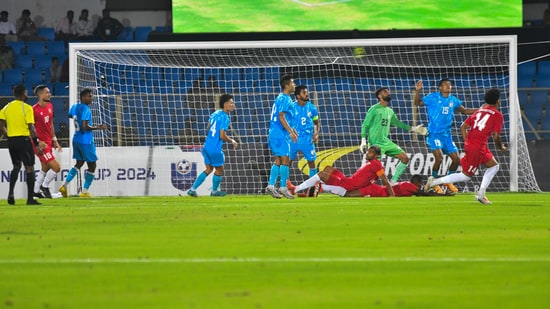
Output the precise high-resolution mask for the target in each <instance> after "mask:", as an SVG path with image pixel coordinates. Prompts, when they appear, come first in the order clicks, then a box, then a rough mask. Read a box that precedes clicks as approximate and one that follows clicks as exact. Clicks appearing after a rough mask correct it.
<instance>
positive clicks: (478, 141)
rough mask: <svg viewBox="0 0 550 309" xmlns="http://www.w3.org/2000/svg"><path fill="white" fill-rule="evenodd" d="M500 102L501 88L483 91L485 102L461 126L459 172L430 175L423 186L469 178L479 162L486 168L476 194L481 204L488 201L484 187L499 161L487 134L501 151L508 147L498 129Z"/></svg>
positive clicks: (499, 126) (486, 185) (489, 202)
mask: <svg viewBox="0 0 550 309" xmlns="http://www.w3.org/2000/svg"><path fill="white" fill-rule="evenodd" d="M499 104H500V90H498V89H496V88H492V89H490V90H488V91H487V92H486V93H485V104H483V105H482V106H481V107H480V108H479V109H478V110H477V111H476V112H474V113H473V114H472V115H470V116H469V117H468V119H466V121H464V123H463V124H462V126H461V127H460V130H461V132H462V137H463V139H464V141H465V142H464V152H465V153H466V154H465V156H464V157H463V158H462V159H461V160H460V164H461V166H462V173H460V174H452V175H448V176H445V177H441V178H437V179H433V177H430V178H428V182H427V183H426V188H430V187H433V186H436V185H439V184H442V183H449V182H459V181H468V180H470V179H471V178H472V176H473V175H474V174H475V173H476V172H477V170H478V168H479V166H480V165H481V164H483V165H484V166H485V167H486V170H485V173H484V174H483V180H482V181H481V185H480V187H479V191H478V192H477V193H476V195H475V198H476V200H477V201H479V202H480V203H482V204H491V201H489V200H488V199H487V197H486V196H485V191H486V190H487V188H488V187H489V184H490V183H491V180H493V177H494V176H495V175H496V173H497V172H498V170H499V165H498V162H497V161H496V160H495V157H494V156H493V154H492V153H491V151H490V150H489V148H487V141H488V140H489V137H490V136H491V135H492V136H493V140H494V142H495V145H496V146H497V147H498V148H499V149H500V151H501V152H502V153H504V152H506V150H507V149H506V147H505V146H504V145H503V144H502V142H501V140H500V131H501V130H502V124H503V123H504V117H503V116H502V113H501V112H500V111H499V110H498V109H497V107H498V105H499Z"/></svg>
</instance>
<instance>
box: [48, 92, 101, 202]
mask: <svg viewBox="0 0 550 309" xmlns="http://www.w3.org/2000/svg"><path fill="white" fill-rule="evenodd" d="M92 102H93V96H92V89H90V88H84V89H83V90H82V91H80V102H78V103H76V104H74V105H73V106H71V109H70V110H69V117H71V118H73V120H74V129H75V132H74V135H73V159H75V160H76V164H75V166H74V167H72V168H71V169H70V170H69V174H68V175H67V178H66V179H65V183H64V184H63V185H62V186H61V187H60V188H59V192H61V194H63V197H67V185H68V184H69V183H70V182H71V181H72V180H73V178H74V177H75V176H76V175H77V174H78V171H79V170H80V168H81V167H82V165H84V162H86V166H87V167H88V170H87V171H86V174H85V175H84V186H83V187H82V192H80V197H91V194H90V192H89V191H88V190H89V189H90V186H91V185H92V182H93V181H94V177H95V175H94V173H95V169H96V166H97V165H96V161H97V154H96V149H95V143H94V135H93V134H92V131H93V130H105V129H107V125H106V124H99V125H97V126H93V125H92V110H91V109H90V104H92Z"/></svg>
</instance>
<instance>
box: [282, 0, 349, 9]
mask: <svg viewBox="0 0 550 309" xmlns="http://www.w3.org/2000/svg"><path fill="white" fill-rule="evenodd" d="M292 1H293V2H296V3H298V4H301V5H303V6H308V7H316V6H323V5H331V4H338V3H344V2H349V1H351V0H335V1H325V2H320V3H309V2H307V1H300V0H292Z"/></svg>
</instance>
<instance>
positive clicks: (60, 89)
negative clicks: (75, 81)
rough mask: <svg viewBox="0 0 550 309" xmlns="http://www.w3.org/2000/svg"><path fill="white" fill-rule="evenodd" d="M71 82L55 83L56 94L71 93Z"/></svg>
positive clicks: (64, 94) (65, 94)
mask: <svg viewBox="0 0 550 309" xmlns="http://www.w3.org/2000/svg"><path fill="white" fill-rule="evenodd" d="M67 86H69V83H54V88H55V90H54V94H55V95H56V96H68V95H69V88H68V87H67Z"/></svg>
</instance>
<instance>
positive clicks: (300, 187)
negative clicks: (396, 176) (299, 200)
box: [295, 174, 321, 192]
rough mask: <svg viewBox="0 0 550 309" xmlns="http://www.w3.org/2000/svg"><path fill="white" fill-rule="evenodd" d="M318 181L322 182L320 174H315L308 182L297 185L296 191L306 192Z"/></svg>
mask: <svg viewBox="0 0 550 309" xmlns="http://www.w3.org/2000/svg"><path fill="white" fill-rule="evenodd" d="M318 181H321V178H319V174H315V175H313V176H311V177H309V179H307V180H306V181H304V182H302V183H301V184H299V185H297V186H296V189H295V191H296V192H298V191H302V190H305V189H307V188H309V187H313V186H314V185H315V184H316V183H317V182H318Z"/></svg>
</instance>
